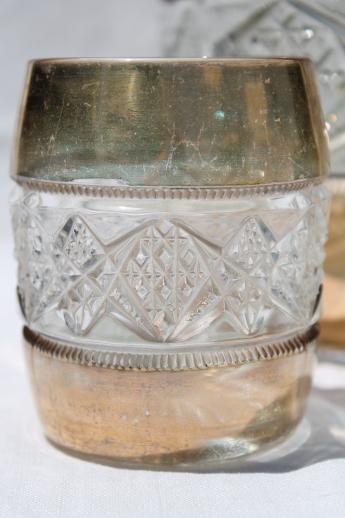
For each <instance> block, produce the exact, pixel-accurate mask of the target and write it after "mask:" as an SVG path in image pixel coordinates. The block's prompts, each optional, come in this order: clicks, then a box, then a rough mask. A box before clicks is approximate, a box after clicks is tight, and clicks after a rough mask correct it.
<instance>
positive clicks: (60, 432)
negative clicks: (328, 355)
mask: <svg viewBox="0 0 345 518" xmlns="http://www.w3.org/2000/svg"><path fill="white" fill-rule="evenodd" d="M24 335H25V343H26V356H27V364H28V368H29V371H30V375H31V380H32V386H33V390H34V395H35V399H36V405H37V408H38V412H39V415H40V418H41V421H42V423H43V427H44V430H45V433H46V435H47V437H48V438H49V439H50V440H51V441H53V442H54V443H55V444H57V445H59V446H61V447H63V448H67V449H68V450H70V451H75V452H78V454H84V455H87V456H91V457H93V458H94V457H97V458H100V459H101V460H105V461H107V462H109V461H111V462H116V463H119V462H120V463H128V462H130V463H140V464H141V465H143V464H144V465H145V464H148V465H152V464H156V463H158V464H160V465H162V464H168V465H172V464H179V465H181V464H182V465H183V464H189V463H191V462H192V463H198V462H201V463H205V462H206V463H207V462H209V461H212V462H221V461H222V460H226V458H227V457H229V458H234V457H239V456H241V455H243V454H247V453H248V452H254V451H255V450H256V449H257V448H259V447H262V446H263V445H265V444H268V443H272V441H275V440H281V439H282V438H284V437H285V436H286V434H288V433H289V432H290V431H291V430H292V429H293V428H294V427H295V426H296V424H297V423H298V422H299V420H300V418H301V416H302V414H303V410H304V404H305V399H306V396H307V394H308V392H309V388H310V383H311V374H312V367H313V349H314V348H313V345H312V344H313V342H310V345H309V346H308V344H307V341H308V339H307V336H305V338H304V342H303V345H302V343H301V338H298V337H296V338H295V339H294V340H292V341H291V343H290V347H288V346H286V345H285V350H284V353H281V354H279V353H278V351H277V349H275V347H274V346H273V345H271V346H267V348H266V353H267V355H268V356H269V357H268V356H267V357H265V356H264V355H262V356H261V357H260V359H259V358H257V360H256V361H250V359H249V358H245V357H243V358H242V359H241V361H239V362H237V363H236V364H235V363H234V364H232V365H225V364H223V365H221V366H220V365H216V363H213V362H212V361H210V362H209V364H208V365H206V366H204V368H197V369H195V368H182V369H179V370H175V368H174V366H171V367H173V368H170V369H169V368H166V369H162V370H157V369H156V370H151V369H149V368H144V369H138V368H137V369H135V368H128V369H125V368H124V367H123V366H121V365H118V366H117V367H116V368H113V367H114V366H113V364H111V365H109V364H107V363H106V358H105V357H102V356H101V355H99V356H97V355H95V356H92V355H91V356H89V357H88V360H86V358H87V353H86V352H85V353H82V352H81V351H80V350H79V349H78V348H74V352H72V349H68V347H65V348H63V347H62V346H61V345H60V346H59V345H58V344H55V346H54V345H52V344H50V343H48V341H47V340H46V339H45V338H42V337H38V336H37V335H36V334H35V333H32V332H30V331H29V330H25V333H24ZM312 339H313V334H310V336H309V340H312ZM293 343H295V346H294V345H293ZM109 359H110V356H109ZM268 359H269V361H267V360H268ZM109 367H111V368H109ZM232 445H233V446H232Z"/></svg>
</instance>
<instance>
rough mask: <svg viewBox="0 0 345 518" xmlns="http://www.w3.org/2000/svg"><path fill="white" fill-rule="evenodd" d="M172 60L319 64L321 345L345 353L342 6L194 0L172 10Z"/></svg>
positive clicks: (167, 34)
mask: <svg viewBox="0 0 345 518" xmlns="http://www.w3.org/2000/svg"><path fill="white" fill-rule="evenodd" d="M171 9H172V10H173V11H174V13H173V14H174V15H173V16H170V17H169V22H168V24H169V26H168V27H166V28H165V29H166V30H165V31H164V44H165V51H166V54H167V55H169V56H170V55H174V56H179V55H190V56H195V55H207V56H267V55H280V56H281V55H292V54H295V55H299V56H308V57H309V58H311V59H312V60H313V62H314V66H315V71H316V77H317V80H318V87H319V92H320V96H321V103H322V108H323V111H324V116H325V124H326V130H327V133H328V136H329V146H330V152H331V157H330V159H331V178H330V180H329V183H328V185H329V188H330V191H331V193H332V195H333V198H332V204H331V210H330V225H329V241H328V244H327V246H326V255H327V257H326V261H325V272H326V275H325V280H324V314H323V318H322V320H321V342H322V343H324V344H326V343H327V344H332V345H337V346H345V228H344V216H345V169H344V163H345V2H344V0H323V1H308V0H302V1H299V0H296V1H293V0H275V1H260V0H259V1H255V2H252V1H245V0H242V1H241V0H237V1H235V0H227V1H224V0H223V1H222V0H206V1H205V2H203V3H202V5H201V4H200V3H199V2H197V1H196V0H191V1H189V2H185V1H180V2H176V3H174V5H173V6H172V7H171Z"/></svg>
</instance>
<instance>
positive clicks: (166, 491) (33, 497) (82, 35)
mask: <svg viewBox="0 0 345 518" xmlns="http://www.w3.org/2000/svg"><path fill="white" fill-rule="evenodd" d="M182 1H184V0H182ZM169 9H170V6H169V4H168V3H165V4H164V5H163V3H160V2H159V0H145V1H144V0H126V2H124V1H121V0H118V1H115V0H113V1H97V2H95V1H92V0H77V1H75V0H70V1H68V0H63V1H62V0H60V1H55V2H54V1H51V0H43V1H38V0H22V1H20V0H2V2H1V4H0V56H1V59H0V71H1V72H0V112H1V113H0V171H1V176H0V315H1V320H0V347H1V350H0V518H31V517H34V518H51V517H52V518H79V517H80V518H89V517H90V518H91V517H92V518H98V517H102V518H108V517H109V518H110V517H111V518H113V517H119V518H136V517H139V516H140V517H144V518H146V517H147V518H173V517H179V518H184V517H186V518H194V517H195V518H196V517H197V518H220V517H221V518H223V517H228V516H229V517H230V516H231V517H234V518H237V517H241V518H242V517H244V518H247V517H256V518H261V517H262V518H271V517H272V518H277V517H279V518H285V517H294V518H299V517H305V516H310V517H313V518H323V517H326V516H327V517H328V516H329V517H332V518H343V517H344V516H345V491H344V489H345V363H344V364H341V363H339V362H338V363H336V362H330V361H328V362H322V363H320V364H319V366H318V368H317V370H316V376H315V383H314V389H313V392H312V396H311V398H310V402H309V406H308V411H307V415H306V418H305V420H304V421H303V423H302V425H301V426H300V428H299V430H298V431H297V432H296V433H295V434H294V436H293V437H292V438H291V439H290V440H289V441H288V442H287V443H286V444H285V445H284V446H283V447H281V448H280V449H279V450H278V451H273V452H271V453H269V454H266V455H265V456H263V457H261V459H260V460H259V459H257V460H251V461H247V462H246V463H244V464H243V465H242V466H241V467H239V466H232V467H231V466H224V467H223V468H222V469H220V470H219V471H218V472H217V473H190V472H187V473H174V472H169V471H145V470H127V469H116V468H113V467H108V466H102V465H98V464H92V463H89V462H86V461H82V460H79V459H77V458H73V457H69V456H67V455H65V454H63V453H61V452H60V451H58V450H56V449H54V448H53V447H52V446H50V445H49V444H48V443H47V442H46V441H45V439H44V437H43V435H42V432H41V429H40V426H39V423H38V421H37V417H36V414H35V410H34V407H33V403H32V398H31V394H30V387H29V385H28V379H27V375H26V372H25V367H24V362H23V355H22V349H21V339H20V326H21V321H20V317H19V315H18V312H17V310H16V301H15V289H14V287H15V263H14V260H13V258H12V241H11V238H10V230H9V213H8V197H9V190H10V182H9V180H8V167H9V165H8V162H9V141H10V135H11V133H12V129H13V123H14V113H15V109H16V105H17V101H18V96H19V93H20V91H21V88H22V79H23V75H24V65H25V62H26V61H27V60H28V59H29V58H33V57H46V56H58V55H60V56H63V55H65V56H67V55H69V56H72V55H74V56H77V55H84V56H87V55H93V56H95V55H107V56H109V55H114V56H120V55H123V56H124V55H127V56H134V55H138V56H145V55H146V56H154V55H159V54H160V31H161V29H160V27H161V24H162V23H164V17H168V16H169ZM162 20H163V22H162ZM344 356H345V355H344Z"/></svg>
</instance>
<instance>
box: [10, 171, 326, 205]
mask: <svg viewBox="0 0 345 518" xmlns="http://www.w3.org/2000/svg"><path fill="white" fill-rule="evenodd" d="M325 178H326V177H325V176H319V177H316V178H312V179H301V180H294V181H291V182H282V183H269V184H263V185H248V186H245V187H241V186H229V187H163V186H158V187H155V186H147V187H146V186H135V187H132V186H112V185H86V184H78V183H71V182H53V181H49V180H40V179H36V178H25V177H20V176H18V177H15V178H14V180H15V181H16V182H17V183H18V184H20V185H21V186H22V187H23V188H26V189H31V190H35V191H40V192H46V193H52V194H72V195H77V196H93V197H101V198H103V197H104V198H106V197H107V198H127V199H157V198H160V199H176V200H182V199H183V200H185V199H187V200H189V199H193V200H222V199H230V198H240V197H244V196H249V197H251V196H259V195H265V194H274V193H286V192H294V191H298V190H301V189H306V188H308V187H312V186H315V185H319V184H320V183H322V182H324V180H325Z"/></svg>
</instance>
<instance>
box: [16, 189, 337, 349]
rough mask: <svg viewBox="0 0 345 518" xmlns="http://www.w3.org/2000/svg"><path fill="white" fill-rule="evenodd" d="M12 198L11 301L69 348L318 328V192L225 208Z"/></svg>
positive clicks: (322, 218)
mask: <svg viewBox="0 0 345 518" xmlns="http://www.w3.org/2000/svg"><path fill="white" fill-rule="evenodd" d="M17 192H18V194H17V195H16V200H15V201H14V203H13V226H14V231H15V247H16V255H17V258H18V279H19V285H18V295H19V300H20V304H21V307H22V310H23V313H24V316H25V318H26V320H27V322H28V323H29V325H30V327H31V328H32V329H36V330H37V331H41V332H43V333H45V334H49V335H51V336H54V337H55V338H65V339H66V338H68V339H70V340H73V339H78V341H79V343H83V340H85V341H88V340H92V342H93V343H102V344H107V343H108V344H109V345H111V344H114V343H115V344H116V343H117V344H133V345H136V344H143V343H145V344H154V343H156V342H168V343H169V342H170V343H171V342H174V343H175V345H176V344H177V345H178V343H179V342H182V343H184V344H185V343H186V341H188V343H189V342H190V343H196V344H203V343H208V344H209V343H210V342H227V341H232V340H236V341H237V340H242V339H244V338H246V339H250V338H252V337H257V336H264V335H268V334H270V335H271V334H283V333H288V332H289V333H290V332H291V331H292V330H294V329H296V330H297V329H303V328H306V327H307V326H308V325H310V324H311V322H314V321H316V320H317V317H318V302H319V293H320V285H321V283H322V269H321V265H322V261H323V244H324V242H325V238H326V210H327V202H328V196H327V192H326V190H325V189H324V187H322V186H315V187H311V188H306V189H303V190H301V191H297V192H291V193H283V194H267V195H260V196H255V197H243V198H240V199H230V200H227V201H226V202H225V201H222V200H212V201H205V200H201V201H200V200H199V201H184V200H176V201H175V200H173V201H166V200H151V201H150V200H143V201H136V203H133V202H132V201H131V200H128V201H126V200H122V201H117V200H111V199H96V198H89V199H85V198H83V197H78V196H75V197H73V196H70V197H65V196H61V195H57V194H40V193H37V192H27V191H25V190H22V189H21V188H18V191H17ZM81 337H82V338H81Z"/></svg>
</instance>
